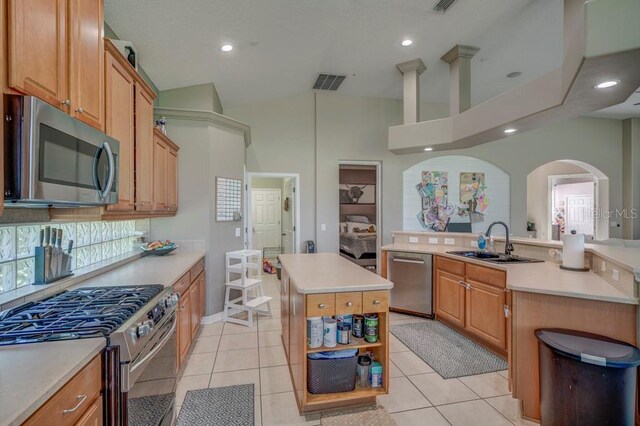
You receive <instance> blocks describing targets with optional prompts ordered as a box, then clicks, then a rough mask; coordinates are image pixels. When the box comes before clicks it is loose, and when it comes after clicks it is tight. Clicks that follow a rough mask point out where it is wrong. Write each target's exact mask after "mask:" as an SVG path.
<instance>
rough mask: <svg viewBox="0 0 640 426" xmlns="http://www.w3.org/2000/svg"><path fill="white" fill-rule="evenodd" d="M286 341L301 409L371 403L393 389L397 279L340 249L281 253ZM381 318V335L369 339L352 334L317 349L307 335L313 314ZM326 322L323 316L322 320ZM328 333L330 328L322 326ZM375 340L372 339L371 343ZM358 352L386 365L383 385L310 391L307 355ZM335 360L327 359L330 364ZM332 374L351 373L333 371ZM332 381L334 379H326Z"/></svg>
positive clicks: (347, 375)
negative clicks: (392, 306)
mask: <svg viewBox="0 0 640 426" xmlns="http://www.w3.org/2000/svg"><path fill="white" fill-rule="evenodd" d="M280 261H281V263H282V279H281V286H282V288H281V310H282V312H281V320H282V341H283V345H284V348H285V354H286V356H287V360H288V364H289V371H290V373H291V380H292V382H293V387H294V394H295V397H296V401H297V403H298V408H299V411H300V412H301V413H308V412H314V411H319V410H326V409H330V408H337V407H344V406H350V405H361V404H364V403H373V402H375V399H376V397H377V396H379V395H385V394H387V393H389V290H390V289H391V288H392V287H393V283H392V282H390V281H388V280H386V279H384V278H382V277H380V276H378V275H376V274H374V273H372V272H369V271H367V270H366V269H364V268H362V267H360V266H358V265H356V264H354V263H351V262H349V261H348V260H346V259H343V258H342V257H340V256H339V255H338V254H336V253H320V254H288V255H281V256H280ZM367 314H368V315H371V316H372V317H376V316H377V321H378V323H377V339H375V340H373V339H370V341H367V340H366V339H364V338H362V337H354V336H352V335H351V334H350V336H351V337H350V341H349V343H347V344H337V345H332V346H324V343H326V340H325V342H324V343H321V345H320V346H319V347H315V346H314V345H312V344H311V342H310V340H309V336H308V335H307V334H308V333H307V320H308V319H309V318H314V317H315V318H318V317H322V318H329V317H336V319H337V318H338V317H339V316H344V315H347V316H348V315H354V316H355V315H367ZM323 321H324V319H323ZM324 333H326V330H324ZM371 340H373V341H371ZM346 349H351V350H354V349H355V350H356V351H357V354H356V355H363V354H369V355H370V356H373V358H374V360H375V361H377V362H379V363H380V364H381V366H382V382H381V386H379V387H372V386H361V385H360V384H356V385H355V386H354V387H353V390H349V391H346V392H336V393H312V392H311V391H312V390H313V389H311V387H310V385H309V381H308V377H307V373H308V371H307V370H308V358H307V356H308V355H309V354H313V353H317V352H332V351H339V350H346ZM332 361H334V360H329V362H332ZM333 373H334V374H346V377H347V378H348V380H347V381H349V380H350V378H351V377H353V378H354V379H355V371H353V376H352V375H351V371H347V370H344V371H340V370H337V371H336V369H334V371H333ZM322 379H323V380H329V381H330V380H332V377H323V378H322Z"/></svg>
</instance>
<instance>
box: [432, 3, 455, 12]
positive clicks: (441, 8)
mask: <svg viewBox="0 0 640 426" xmlns="http://www.w3.org/2000/svg"><path fill="white" fill-rule="evenodd" d="M456 1H457V0H438V2H437V3H436V4H435V6H433V11H434V12H435V13H441V14H442V13H446V12H447V10H449V8H450V7H451V6H453V4H454V3H455V2H456Z"/></svg>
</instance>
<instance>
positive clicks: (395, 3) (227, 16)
mask: <svg viewBox="0 0 640 426" xmlns="http://www.w3.org/2000/svg"><path fill="white" fill-rule="evenodd" d="M435 3H436V0H269V1H266V0H181V1H175V0H155V1H151V0H105V14H106V21H107V23H108V24H109V25H110V26H111V27H112V28H113V30H114V31H115V32H116V33H117V34H118V35H119V36H120V37H121V38H123V39H126V40H131V41H132V42H133V43H134V44H135V45H136V46H137V48H138V50H139V55H140V64H141V65H142V66H143V68H144V69H145V71H146V72H147V73H148V74H149V75H150V77H151V78H152V79H153V81H154V82H155V83H156V85H157V86H158V87H159V88H160V89H161V90H165V89H171V88H176V87H184V86H190V85H194V84H201V83H208V82H213V83H215V84H216V87H217V89H218V92H219V94H220V97H221V100H222V102H223V104H239V103H249V102H256V101H262V100H267V99H273V98H280V97H285V96H291V95H295V94H300V93H304V92H307V91H309V90H310V88H311V85H312V83H313V81H314V79H315V77H316V75H317V73H318V72H332V73H344V74H349V77H348V78H347V80H346V81H345V82H344V83H343V85H342V87H341V88H340V90H339V92H340V93H344V94H351V95H362V96H377V97H386V98H401V97H402V80H401V76H400V74H399V72H398V71H397V70H396V69H395V64H397V63H400V62H404V61H407V60H410V59H414V58H416V57H420V58H422V59H423V61H424V62H425V64H426V65H427V71H426V72H425V73H424V74H423V76H422V80H421V91H422V99H423V100H427V101H432V102H448V96H449V94H448V92H449V89H448V83H449V78H448V65H447V64H445V63H444V62H442V61H440V56H442V54H444V53H445V52H446V51H448V50H449V49H450V48H451V47H453V46H454V45H455V44H457V43H461V44H471V45H474V46H477V47H480V51H479V52H478V54H477V55H476V56H475V57H474V59H473V61H472V92H473V94H472V100H473V103H478V102H481V101H483V100H486V99H489V98H491V97H493V96H496V95H497V94H499V93H501V92H503V91H505V90H508V89H511V88H513V87H515V86H517V85H520V84H522V83H524V82H526V81H528V80H531V79H533V78H535V77H538V76H540V75H542V74H544V73H546V72H547V71H550V70H552V69H554V68H556V67H557V66H559V65H560V63H561V58H562V1H559V0H458V1H457V2H456V3H455V4H454V5H453V7H452V8H451V9H450V10H449V11H448V12H447V13H446V14H445V15H438V14H434V13H431V8H432V7H433V5H434V4H435ZM407 37H408V38H411V39H413V40H415V43H414V45H413V46H411V47H409V48H403V47H401V46H400V41H401V40H402V39H404V38H407ZM252 41H257V42H258V44H257V45H256V46H253V45H252V43H251V42H252ZM225 43H232V44H234V45H235V46H236V49H235V50H234V51H233V52H232V53H227V54H225V53H222V52H220V50H219V47H220V46H221V45H222V44H225ZM511 71H521V72H522V73H523V74H522V76H521V77H518V78H514V79H509V78H506V74H507V73H509V72H511ZM352 74H355V76H352Z"/></svg>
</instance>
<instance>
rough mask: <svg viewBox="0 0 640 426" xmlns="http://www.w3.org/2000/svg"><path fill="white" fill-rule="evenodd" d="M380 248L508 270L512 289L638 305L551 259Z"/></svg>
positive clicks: (599, 280) (427, 248)
mask: <svg viewBox="0 0 640 426" xmlns="http://www.w3.org/2000/svg"><path fill="white" fill-rule="evenodd" d="M382 250H387V251H402V252H408V253H430V254H437V255H439V256H445V257H449V258H451V259H456V260H463V261H465V262H469V263H474V264H477V265H481V266H485V267H489V268H494V269H501V270H504V271H507V288H509V289H511V290H515V291H526V292H530V293H541V294H552V295H557V296H567V297H575V298H579V299H591V300H601V301H606V302H616V303H626V304H631V305H637V304H638V299H636V298H634V297H630V296H628V295H626V294H625V293H623V292H622V291H620V290H618V289H617V288H615V287H614V286H613V285H611V284H610V283H609V282H607V281H606V280H605V279H604V278H602V277H600V276H598V275H597V274H595V273H593V272H572V271H565V270H562V269H560V265H558V264H556V263H552V262H541V263H521V264H510V265H502V264H500V265H498V264H494V263H490V262H485V261H482V260H477V259H469V258H463V257H461V256H457V255H455V254H449V253H447V252H448V251H458V250H470V249H469V247H459V246H442V245H429V244H409V243H407V244H388V245H385V246H383V247H382Z"/></svg>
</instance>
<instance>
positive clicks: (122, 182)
mask: <svg viewBox="0 0 640 426" xmlns="http://www.w3.org/2000/svg"><path fill="white" fill-rule="evenodd" d="M105 56H106V67H105V80H106V93H105V103H106V133H107V134H108V135H109V136H111V137H112V138H114V139H116V140H118V141H119V142H120V152H119V155H118V180H117V182H118V203H117V204H114V205H109V206H107V210H114V211H131V210H133V207H134V201H135V199H134V189H135V188H134V175H133V174H134V170H135V164H134V158H135V157H134V149H135V147H134V126H135V125H134V115H133V112H134V111H133V109H134V92H135V84H134V81H133V76H132V75H131V74H130V73H129V72H128V70H127V69H126V68H125V67H124V66H123V65H122V64H121V63H120V62H118V61H117V60H116V58H114V56H113V55H112V54H111V52H107V53H106V55H105Z"/></svg>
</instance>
